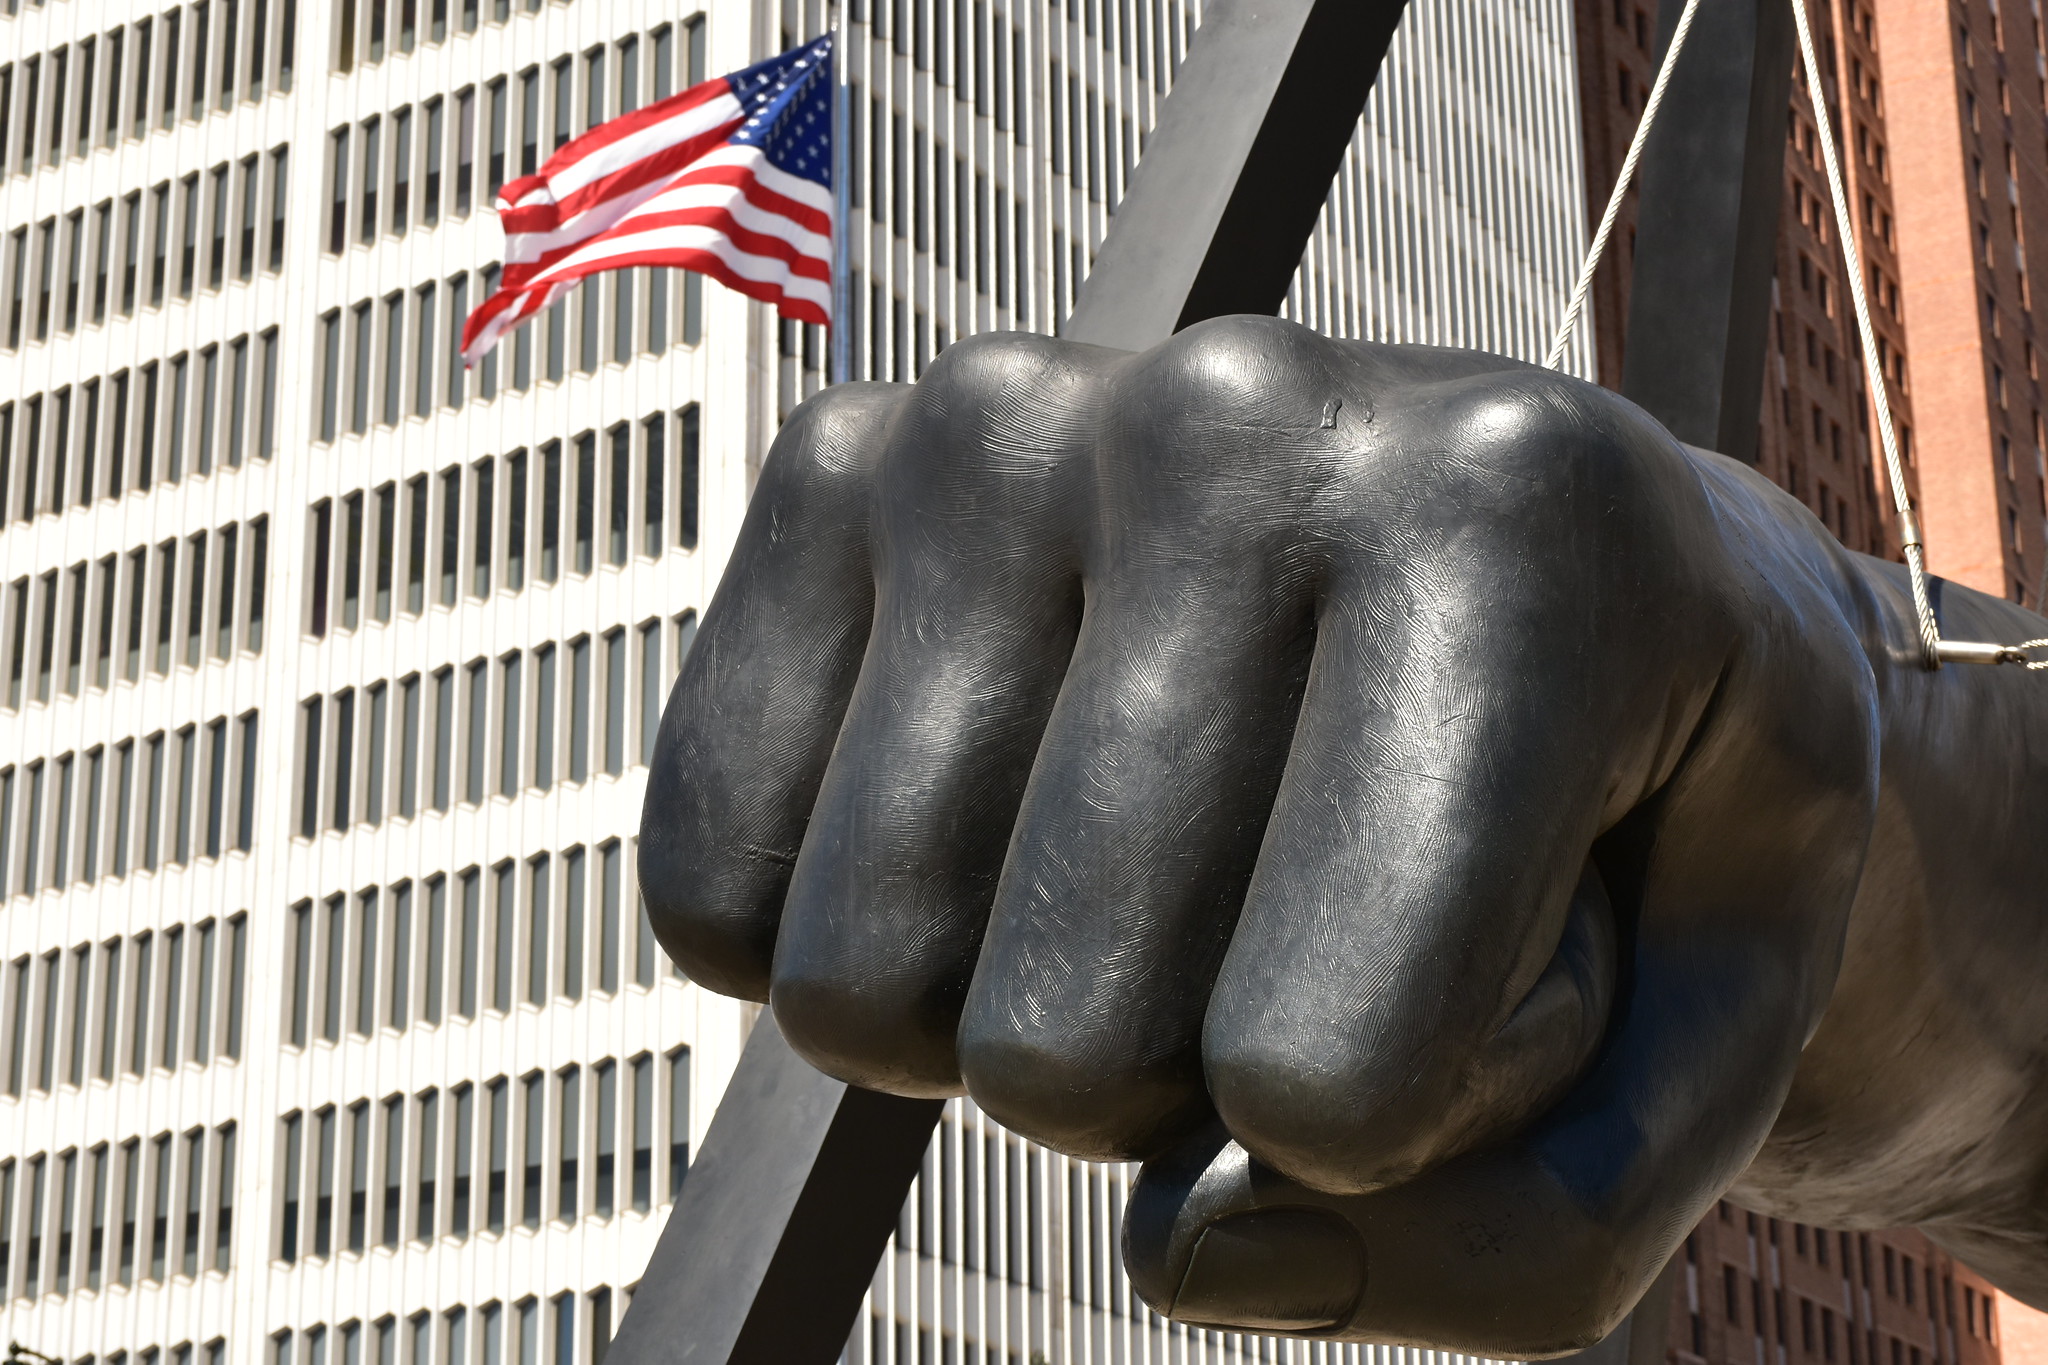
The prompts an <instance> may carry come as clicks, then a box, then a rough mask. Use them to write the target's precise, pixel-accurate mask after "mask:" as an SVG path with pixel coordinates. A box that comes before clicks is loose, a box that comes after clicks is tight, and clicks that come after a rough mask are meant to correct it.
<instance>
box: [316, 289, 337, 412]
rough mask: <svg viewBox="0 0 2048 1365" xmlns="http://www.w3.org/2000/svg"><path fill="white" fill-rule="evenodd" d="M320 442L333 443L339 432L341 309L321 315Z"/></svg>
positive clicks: (334, 309)
mask: <svg viewBox="0 0 2048 1365" xmlns="http://www.w3.org/2000/svg"><path fill="white" fill-rule="evenodd" d="M319 423H320V426H319V430H320V439H321V440H322V441H323V442H328V441H332V440H334V438H335V437H336V436H337V435H339V434H340V430H341V310H340V309H339V308H330V309H328V310H327V311H326V312H325V313H323V314H321V315H320V414H319Z"/></svg>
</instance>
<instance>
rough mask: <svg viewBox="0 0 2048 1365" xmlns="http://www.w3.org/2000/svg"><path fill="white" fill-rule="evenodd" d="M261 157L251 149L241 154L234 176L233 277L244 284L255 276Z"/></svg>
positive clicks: (260, 203)
mask: <svg viewBox="0 0 2048 1365" xmlns="http://www.w3.org/2000/svg"><path fill="white" fill-rule="evenodd" d="M262 172H263V158H262V157H260V156H257V155H256V154H255V153H253V152H252V153H251V154H249V155H248V156H245V157H243V158H242V160H241V162H240V173H239V174H238V175H237V176H236V181H235V183H236V186H237V192H236V200H237V204H238V207H239V211H238V213H237V215H236V221H235V278H236V279H238V280H240V281H241V282H242V283H244V284H247V283H248V282H249V281H250V280H253V279H255V278H256V218H257V214H258V212H259V211H260V210H261V208H262V197H263V196H262V194H261V193H260V191H261V188H262Z"/></svg>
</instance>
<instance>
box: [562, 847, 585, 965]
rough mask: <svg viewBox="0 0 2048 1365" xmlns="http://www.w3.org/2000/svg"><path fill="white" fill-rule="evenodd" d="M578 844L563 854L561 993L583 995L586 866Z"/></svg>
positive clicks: (581, 849)
mask: <svg viewBox="0 0 2048 1365" xmlns="http://www.w3.org/2000/svg"><path fill="white" fill-rule="evenodd" d="M588 861H589V860H588V859H587V858H586V857H585V856H584V853H583V848H582V846H581V845H578V846H577V847H575V848H572V849H570V850H569V851H568V852H567V853H565V854H563V855H562V875H563V888H562V892H563V894H562V994H563V995H566V996H568V997H569V998H570V999H571V1000H578V999H581V998H582V996H583V945H584V944H585V943H586V942H587V941H588V934H589V930H588V929H587V928H586V916H585V913H584V906H585V904H586V903H587V901H588V897H589V869H588V868H587V867H586V866H585V864H586V863H587V862H588Z"/></svg>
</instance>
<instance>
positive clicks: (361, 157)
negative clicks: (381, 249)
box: [356, 114, 384, 246]
mask: <svg viewBox="0 0 2048 1365" xmlns="http://www.w3.org/2000/svg"><path fill="white" fill-rule="evenodd" d="M358 133H359V137H358V141H359V143H360V147H361V149H360V150H359V151H358V152H357V160H358V161H359V162H360V165H359V166H358V168H357V176H358V179H357V182H356V194H357V203H356V241H357V242H359V243H361V244H362V245H363V246H368V245H370V244H371V243H372V242H374V241H376V240H377V191H378V190H379V189H381V188H382V187H383V184H384V125H383V120H381V119H379V118H378V117H377V116H376V115H374V114H373V115H371V116H370V117H369V118H366V119H364V120H363V121H362V124H361V125H360V127H359V129H358Z"/></svg>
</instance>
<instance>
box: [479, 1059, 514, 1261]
mask: <svg viewBox="0 0 2048 1365" xmlns="http://www.w3.org/2000/svg"><path fill="white" fill-rule="evenodd" d="M484 1094H485V1108H486V1109H487V1110H488V1113H487V1115H486V1126H487V1128H488V1129H489V1132H488V1133H487V1134H486V1138H487V1141H488V1143H489V1154H488V1163H489V1164H488V1166H487V1167H486V1170H485V1183H484V1227H485V1228H486V1229H487V1230H488V1231H491V1232H503V1231H504V1230H505V1194H506V1191H505V1185H506V1178H507V1172H508V1167H509V1163H510V1155H511V1154H510V1150H509V1149H510V1146H511V1140H510V1131H509V1130H510V1128H511V1123H512V1119H511V1114H510V1112H509V1111H510V1108H511V1095H510V1091H509V1087H508V1086H507V1085H506V1083H505V1078H504V1077H502V1076H500V1077H499V1078H498V1079H497V1080H494V1081H491V1082H490V1083H489V1084H487V1085H486V1086H485V1087H484Z"/></svg>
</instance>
